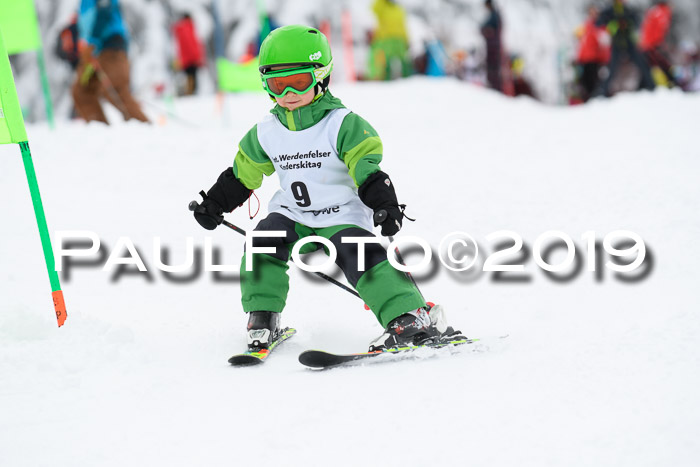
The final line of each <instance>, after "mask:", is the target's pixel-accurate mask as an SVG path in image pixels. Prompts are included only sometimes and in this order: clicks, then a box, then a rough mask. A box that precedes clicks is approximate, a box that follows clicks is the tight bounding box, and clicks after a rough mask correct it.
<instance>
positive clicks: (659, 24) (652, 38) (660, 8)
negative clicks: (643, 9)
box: [639, 0, 678, 85]
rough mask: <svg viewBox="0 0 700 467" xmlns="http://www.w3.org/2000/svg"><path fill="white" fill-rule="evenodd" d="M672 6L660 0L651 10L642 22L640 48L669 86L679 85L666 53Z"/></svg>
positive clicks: (650, 64) (664, 0) (651, 65)
mask: <svg viewBox="0 0 700 467" xmlns="http://www.w3.org/2000/svg"><path fill="white" fill-rule="evenodd" d="M671 14H672V13H671V5H669V4H668V2H667V1H666V0H659V1H658V2H657V3H656V5H654V6H652V7H651V8H649V10H648V11H647V13H646V15H644V21H642V32H641V41H640V43H639V48H640V49H641V50H642V53H643V54H644V56H645V57H646V59H647V62H648V63H649V66H650V67H658V68H659V69H660V70H661V71H662V72H663V74H664V75H665V76H666V79H667V80H668V84H669V85H677V84H678V83H677V82H676V79H675V78H674V76H673V73H672V72H671V61H670V60H669V58H668V54H667V52H666V44H665V40H666V34H667V33H668V30H669V28H670V27H671Z"/></svg>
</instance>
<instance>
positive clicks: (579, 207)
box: [0, 0, 700, 467]
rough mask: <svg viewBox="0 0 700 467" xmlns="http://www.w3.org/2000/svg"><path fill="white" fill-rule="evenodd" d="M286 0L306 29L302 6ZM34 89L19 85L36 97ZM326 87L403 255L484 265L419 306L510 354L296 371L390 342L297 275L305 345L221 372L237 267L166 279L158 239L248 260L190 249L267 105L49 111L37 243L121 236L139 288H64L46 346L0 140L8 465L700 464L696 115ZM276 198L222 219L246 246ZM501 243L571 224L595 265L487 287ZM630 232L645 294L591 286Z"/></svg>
mask: <svg viewBox="0 0 700 467" xmlns="http://www.w3.org/2000/svg"><path fill="white" fill-rule="evenodd" d="M45 3H48V2H45ZM59 3H60V4H61V5H63V2H55V4H56V5H58V4H59ZM124 3H125V8H130V6H133V5H136V4H139V3H140V4H142V5H141V6H142V10H143V11H144V12H145V11H147V9H148V8H151V9H152V10H153V11H151V14H145V15H144V18H148V19H149V20H151V19H157V17H158V13H157V11H158V9H159V8H160V7H159V5H161V3H159V2H136V1H135V0H132V1H129V2H127V1H124ZM172 3H173V4H174V3H175V2H172ZM221 3H224V2H221ZM235 3H236V2H230V5H234V4H235ZM289 3H295V4H296V6H297V9H298V11H297V12H298V13H299V14H300V15H301V14H302V13H303V8H304V7H303V6H302V5H305V4H306V3H305V2H304V3H302V2H289ZM310 3H313V2H310ZM358 3H360V2H358ZM473 3H474V4H475V5H478V3H476V2H473ZM502 3H506V2H505V0H504V1H503V2H502ZM510 3H513V4H514V3H516V2H510ZM545 3H546V2H545ZM571 3H574V2H571ZM37 4H41V2H37ZM192 5H195V2H192ZM251 5H252V2H250V4H249V8H252V6H251ZM285 5H286V3H285ZM291 10H293V9H291V8H290V11H291ZM154 40H156V39H154ZM159 40H160V39H159ZM163 41H164V42H163V47H166V42H165V40H164V39H163ZM149 50H150V49H149ZM139 57H140V56H139ZM146 59H149V60H152V61H153V62H154V63H155V62H156V61H157V60H160V55H159V53H156V52H153V53H150V52H149V53H146V54H144V55H143V57H140V58H139V59H138V60H146ZM141 63H146V62H145V61H144V62H141ZM138 66H141V65H138V63H137V64H136V65H135V67H137V68H138ZM143 66H145V65H143ZM155 69H156V68H154V70H155ZM147 75H148V73H145V72H138V73H136V74H135V78H136V80H137V82H138V81H139V80H143V83H146V82H147V80H146V78H145V76H147ZM153 75H154V76H157V73H156V72H155V71H154V72H153ZM26 76H27V75H26V74H25V75H23V76H22V77H20V78H18V81H21V85H22V86H23V88H22V89H23V91H22V92H23V93H25V95H28V94H31V95H34V93H37V92H39V90H38V88H37V86H38V85H37V84H36V83H38V81H37V82H36V83H34V84H27V83H29V82H30V81H29V80H28V78H26ZM25 79H27V81H25ZM31 86H34V87H33V88H32V87H31ZM140 86H141V87H137V89H136V93H137V95H138V96H139V97H141V98H144V97H149V92H150V91H148V89H147V86H146V84H141V85H140ZM332 90H333V92H334V93H335V94H336V95H337V96H339V97H340V98H341V99H342V100H343V102H344V103H345V104H346V105H347V106H348V107H350V108H351V109H353V110H354V111H355V112H357V113H359V114H360V115H362V116H363V117H365V118H366V119H367V120H368V121H370V122H371V123H372V125H373V126H374V127H375V128H376V129H377V131H378V132H379V134H380V135H381V137H382V139H383V142H384V148H385V160H384V162H383V163H382V168H383V169H384V170H385V171H387V172H388V173H389V174H391V175H392V178H393V179H394V181H395V184H396V186H397V191H398V193H399V197H400V200H401V202H402V203H406V204H407V205H408V206H409V213H410V214H409V215H413V216H415V217H417V221H416V222H415V223H410V222H407V223H406V224H405V227H404V229H403V230H402V232H401V233H400V235H399V237H402V236H407V235H415V236H420V237H422V238H424V239H426V240H427V241H428V242H429V243H430V244H431V245H432V246H433V247H434V248H435V249H437V247H438V245H439V243H440V241H441V239H442V238H443V237H445V236H446V235H447V234H449V233H450V232H453V231H465V232H468V233H470V234H471V235H472V236H473V237H474V238H475V239H476V240H477V241H478V242H479V244H480V246H481V247H482V251H481V254H480V261H478V262H477V266H476V271H477V272H476V273H474V274H471V275H463V274H453V273H450V272H449V271H448V270H447V269H446V268H444V266H438V267H437V268H436V270H435V271H434V272H433V273H432V274H426V273H423V274H419V275H418V277H419V279H420V280H419V285H420V287H421V290H422V291H423V292H424V294H425V295H426V297H427V298H428V299H429V300H432V301H436V302H439V303H441V304H442V305H443V306H444V307H445V308H446V310H447V313H448V317H449V320H450V322H451V323H452V324H453V325H454V326H455V327H457V328H459V329H461V330H463V331H464V332H465V333H466V334H467V335H468V336H473V337H494V336H500V335H504V334H508V335H509V337H508V338H507V339H505V340H502V341H495V342H494V341H491V342H490V343H489V345H488V346H486V347H481V348H479V350H480V351H478V352H473V351H471V349H469V348H464V349H463V351H462V352H460V353H458V354H455V355H452V356H449V355H447V354H444V353H443V354H442V355H438V356H431V355H424V356H423V357H424V358H416V359H410V360H406V361H400V362H391V363H379V364H374V365H366V366H360V367H354V368H342V369H335V370H330V371H322V372H316V371H313V370H307V369H305V368H303V367H302V366H301V365H300V364H299V363H298V362H297V355H298V354H299V353H300V352H301V351H303V350H305V349H309V348H321V349H326V350H330V351H336V352H355V351H361V350H363V349H365V348H366V346H367V344H368V342H369V341H370V340H371V339H373V338H374V337H376V336H377V335H378V334H379V333H381V328H380V326H379V325H378V324H377V323H376V321H375V319H374V317H373V315H372V314H371V313H370V312H368V311H365V310H364V309H363V306H362V303H361V301H360V300H357V299H356V298H354V297H351V296H350V295H349V294H347V293H346V292H343V291H342V290H340V289H338V288H336V287H334V286H333V285H330V284H327V283H325V282H318V281H316V280H314V279H312V278H309V277H308V275H307V274H304V273H302V272H300V271H299V270H298V269H296V268H295V267H294V266H292V268H291V269H290V275H291V282H292V287H291V291H290V296H289V299H288V307H287V309H286V310H285V312H284V315H283V323H284V324H285V325H288V326H294V327H296V328H297V329H298V334H297V336H295V337H294V338H293V339H291V340H290V341H288V342H286V343H285V344H283V346H281V347H280V348H279V349H278V350H277V351H276V352H275V354H274V355H273V356H272V357H271V358H270V360H269V361H268V362H267V363H265V364H264V365H263V366H261V367H256V368H231V367H230V366H229V365H228V363H227V362H226V360H227V359H228V357H229V356H231V355H232V354H234V353H237V352H240V351H241V350H242V349H244V347H245V323H246V316H245V315H244V314H243V313H242V312H241V310H240V303H239V300H240V292H239V287H238V282H237V280H236V277H237V274H235V273H233V274H231V273H227V274H226V276H227V277H230V278H231V279H230V280H228V281H227V282H223V283H220V282H216V281H215V280H214V277H213V275H212V273H204V272H202V273H201V274H199V275H198V276H196V278H195V279H193V280H190V281H187V282H184V283H175V282H172V281H170V280H168V277H166V276H165V275H163V274H162V273H161V272H160V271H158V269H157V268H156V263H155V259H154V255H155V254H156V253H157V250H155V249H154V246H153V242H154V238H155V237H160V238H161V241H162V244H163V246H164V247H165V248H167V249H168V250H169V251H170V252H171V255H170V258H169V259H168V262H169V263H172V264H179V263H182V262H183V261H184V260H185V256H186V248H185V242H186V238H187V237H193V239H194V244H195V246H196V247H198V248H199V249H201V248H203V245H204V243H205V240H206V239H207V238H210V239H211V241H212V242H213V244H214V245H215V246H216V247H218V248H219V249H220V250H221V251H222V258H221V261H222V262H224V263H226V264H230V265H235V264H238V262H239V260H240V255H241V253H242V250H243V238H242V237H241V236H239V235H237V234H236V233H234V232H232V231H230V230H228V229H225V228H223V227H221V228H219V229H217V230H216V231H214V232H207V231H204V230H202V229H201V228H200V227H199V226H198V224H197V223H196V222H195V221H194V219H193V218H192V216H191V213H190V212H188V211H187V204H188V202H189V201H190V200H191V199H195V198H196V197H197V192H198V191H199V190H200V189H208V188H209V187H210V186H211V184H212V183H213V182H214V180H215V179H216V177H217V176H218V174H219V173H220V172H221V170H223V169H224V168H225V167H226V166H227V165H230V164H231V161H232V158H233V156H234V154H235V151H236V146H237V143H238V141H239V139H240V138H241V137H242V136H243V135H244V134H245V132H246V131H247V130H248V129H249V128H250V127H251V126H252V125H253V124H254V123H255V122H256V121H258V120H259V119H260V118H261V117H262V116H264V115H265V114H266V112H267V110H268V109H269V107H270V101H269V99H268V98H267V96H265V95H264V94H250V95H229V96H227V97H226V100H225V102H224V106H223V109H219V107H218V104H217V102H216V99H215V98H214V97H213V96H211V95H207V93H206V92H203V95H201V96H197V97H192V98H180V99H176V100H175V102H174V104H173V107H172V108H171V109H170V112H171V114H170V115H169V114H168V113H165V112H164V111H161V110H158V109H166V108H167V104H166V103H164V102H161V101H155V100H154V102H156V103H157V104H158V105H150V106H148V107H146V108H145V109H146V112H147V113H148V114H149V116H150V117H151V118H152V119H153V120H154V121H155V122H159V123H158V124H154V125H150V126H148V125H143V124H139V123H137V122H129V123H124V122H122V121H121V118H120V117H119V116H118V114H117V113H116V111H115V110H114V109H112V108H109V107H107V111H108V118H109V119H110V121H112V123H113V125H112V126H110V127H105V126H103V125H100V124H89V125H86V124H84V123H82V122H77V121H76V122H71V121H67V120H65V119H63V118H61V117H60V115H59V120H58V122H57V124H56V128H55V129H54V130H51V129H49V128H48V125H47V124H46V123H45V122H39V123H32V124H28V128H27V130H28V135H29V141H30V146H31V149H32V154H33V159H34V163H35V166H36V171H37V174H38V179H39V185H40V188H41V192H42V196H43V202H44V207H45V210H46V214H47V218H48V223H49V228H50V230H51V232H52V233H53V234H54V236H55V233H56V232H57V231H66V230H72V231H75V230H82V231H92V232H95V234H96V235H98V236H99V238H100V239H101V250H102V251H103V252H105V253H106V254H110V253H112V252H113V251H114V250H115V247H116V246H117V243H118V241H119V238H120V237H128V238H129V239H130V240H131V241H133V243H134V244H135V245H136V247H137V248H138V251H139V252H140V253H141V256H142V258H143V260H144V262H145V264H146V266H147V268H148V270H149V274H145V273H136V272H134V273H133V274H126V275H122V276H119V277H117V279H116V280H113V279H112V276H113V274H114V269H110V270H109V271H103V270H102V269H101V266H100V265H99V264H98V265H93V266H90V267H87V266H82V267H75V268H73V269H72V270H71V275H70V280H69V279H68V278H67V277H66V275H65V273H64V274H63V275H62V285H63V290H64V293H65V297H66V304H67V307H68V314H69V316H68V320H67V322H66V324H65V326H63V327H62V328H60V329H58V328H57V327H56V321H55V317H54V316H53V306H52V302H51V298H50V287H49V283H48V278H47V275H46V271H45V265H44V258H43V255H42V252H41V246H40V240H39V235H38V232H37V228H36V222H35V220H34V215H33V210H32V205H31V200H30V197H29V192H28V189H27V186H26V180H25V175H24V169H23V167H22V161H21V156H20V153H19V149H18V148H17V147H16V146H13V145H8V146H0V196H1V197H2V199H5V203H4V210H3V220H2V221H1V222H0V225H1V226H2V228H1V231H2V241H1V242H0V297H1V298H2V302H1V303H2V305H0V465H2V466H12V467H14V466H32V467H33V466H43V465H51V466H95V465H99V466H123V465H138V466H141V465H143V466H146V465H168V466H190V465H207V466H230V465H251V464H271V463H274V464H281V465H305V466H317V465H318V466H322V465H323V466H325V465H341V466H344V465H348V466H356V465H375V464H376V465H392V466H393V465H397V466H419V465H440V464H449V465H455V464H456V465H462V464H472V465H488V466H512V465H521V466H537V467H541V466H561V465H568V466H593V465H596V466H597V465H616V466H658V465H664V466H666V465H668V466H694V465H696V464H697V459H698V456H699V455H700V443H699V442H698V439H697V432H698V430H699V429H700V396H698V391H697V388H698V387H700V372H699V371H698V368H700V344H699V343H698V339H697V336H698V335H699V334H700V317H699V316H698V308H699V306H698V305H700V296H699V293H698V288H697V284H698V279H700V274H699V273H698V264H697V261H698V258H700V247H699V246H698V238H700V209H699V207H700V191H699V189H698V183H697V174H698V173H700V161H699V159H698V157H699V156H700V150H698V142H697V138H696V136H695V132H696V130H695V127H696V126H697V121H698V119H699V117H700V97H699V96H698V95H697V94H683V93H681V92H676V91H667V90H662V89H660V90H657V91H656V92H654V93H646V92H644V93H639V94H622V95H619V96H618V97H616V98H613V99H610V100H603V101H595V102H592V103H590V104H589V105H586V106H584V107H577V108H558V107H551V106H546V105H542V104H538V103H536V102H533V101H531V100H529V99H508V98H505V97H503V96H501V95H497V94H495V93H493V92H490V91H487V90H484V89H480V88H476V87H473V86H470V85H468V84H465V83H461V82H458V81H456V80H454V79H451V78H446V79H427V78H418V77H417V78H411V79H407V80H403V81H399V82H392V83H357V84H354V85H351V84H347V83H343V82H338V83H334V84H333V85H332ZM29 91H31V92H29ZM151 98H152V97H151ZM20 99H22V102H23V103H24V102H25V101H26V99H23V96H22V95H20ZM152 99H155V98H152ZM173 115H177V116H179V119H177V118H174V117H173ZM275 190H276V179H275V177H274V176H273V177H272V178H270V179H268V180H266V182H265V184H264V186H263V187H262V188H261V189H260V190H258V192H257V193H258V196H259V198H260V200H261V201H262V203H263V208H262V210H261V212H260V214H258V217H256V219H255V220H252V221H251V220H250V219H249V218H248V215H247V209H246V207H245V206H244V207H243V208H241V209H240V210H237V211H235V212H234V213H233V214H231V215H229V216H228V219H229V220H230V221H231V222H234V223H235V224H237V225H239V226H241V227H243V228H245V229H251V228H253V227H254V226H255V224H256V223H257V221H258V220H259V219H261V218H263V217H264V216H265V212H266V211H265V203H266V202H267V200H269V198H270V196H271V195H272V193H273V192H274V191H275ZM253 209H254V207H253ZM503 229H507V230H512V231H515V232H517V233H518V234H519V235H521V236H522V238H523V240H524V242H525V244H526V245H527V246H528V247H530V250H531V249H532V246H533V245H534V242H535V240H536V239H537V238H538V236H540V235H541V234H542V233H544V232H546V231H549V230H560V231H563V232H565V233H566V234H568V235H570V236H571V237H572V238H573V240H574V241H575V243H576V244H577V245H578V247H579V251H577V258H579V259H580V260H581V261H582V263H583V267H582V269H581V270H580V271H579V272H578V273H573V274H572V278H571V279H570V280H568V281H565V282H561V283H558V282H554V281H552V280H551V279H550V278H548V277H547V276H546V275H545V274H544V273H543V272H542V270H541V269H540V268H539V267H537V266H536V264H535V262H534V260H533V257H532V253H529V254H528V255H527V256H525V257H517V256H515V257H510V258H509V262H518V260H520V262H522V263H523V264H524V265H525V272H524V275H525V276H526V277H529V281H528V282H524V283H512V282H505V283H504V282H499V281H495V280H494V274H493V273H478V270H479V269H480V268H481V267H482V266H483V260H484V258H485V257H486V256H487V255H489V254H490V253H491V252H493V251H494V245H493V243H492V242H490V241H488V240H487V239H486V237H487V235H488V234H490V233H492V232H496V231H499V230H503ZM619 229H626V230H630V231H633V232H635V233H637V234H638V235H640V236H641V237H642V238H643V239H644V241H645V243H646V245H647V247H648V249H649V253H650V258H649V260H648V261H647V263H646V265H645V267H647V266H649V265H651V266H649V267H650V268H651V270H650V272H649V274H648V275H647V276H646V277H645V278H643V279H642V280H639V281H637V282H631V283H630V282H625V281H623V280H621V279H620V278H619V277H618V276H617V275H616V274H614V273H613V272H612V271H610V270H609V269H608V268H606V267H605V266H603V268H602V270H600V271H598V272H597V273H596V272H588V271H587V270H586V267H585V266H586V262H585V260H586V259H585V242H584V241H583V240H582V239H581V236H582V234H584V232H587V231H595V232H596V237H597V238H598V239H599V240H602V239H603V237H604V236H605V235H606V234H607V233H609V232H611V231H614V230H619ZM57 246H58V245H57V243H56V242H55V243H54V248H57ZM114 253H115V257H127V256H128V255H127V254H126V252H125V251H124V250H121V251H116V252H114ZM559 253H561V251H559ZM562 256H563V255H554V256H553V257H552V260H551V261H552V262H553V263H554V262H557V261H559V260H561V259H562ZM603 258H604V262H605V261H607V260H608V259H609V257H608V256H607V255H604V257H603ZM88 259H92V258H88ZM317 259H319V258H317ZM408 259H409V260H410V261H417V260H418V259H419V258H418V255H415V254H411V255H408ZM649 261H651V262H649ZM129 271H130V272H133V271H134V269H133V268H131V269H129ZM567 272H568V271H567ZM635 274H636V273H632V274H628V275H627V276H626V277H632V276H634V275H635ZM149 278H150V279H149Z"/></svg>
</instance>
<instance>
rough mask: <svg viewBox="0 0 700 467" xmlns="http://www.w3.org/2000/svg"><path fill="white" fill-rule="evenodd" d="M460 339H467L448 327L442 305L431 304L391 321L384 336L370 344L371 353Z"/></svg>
mask: <svg viewBox="0 0 700 467" xmlns="http://www.w3.org/2000/svg"><path fill="white" fill-rule="evenodd" d="M458 339H466V337H465V336H464V335H463V334H462V333H461V332H460V331H455V329H454V328H453V327H452V326H448V325H447V319H446V317H445V312H444V311H443V308H442V307H441V306H440V305H434V304H432V303H429V304H428V306H427V307H423V308H418V309H417V310H413V311H410V312H408V313H406V314H403V315H401V316H399V317H397V318H395V319H393V320H392V321H390V322H389V324H388V325H387V327H386V331H385V332H384V334H382V335H381V336H379V337H378V338H377V339H375V340H374V341H372V342H371V343H370V345H369V352H374V351H377V350H384V349H389V348H392V347H401V346H405V345H423V344H428V343H434V344H438V343H441V342H443V341H444V342H448V341H453V340H458Z"/></svg>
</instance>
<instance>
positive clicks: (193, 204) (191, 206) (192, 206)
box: [188, 200, 362, 299]
mask: <svg viewBox="0 0 700 467" xmlns="http://www.w3.org/2000/svg"><path fill="white" fill-rule="evenodd" d="M188 207H189V210H190V211H193V212H194V210H195V209H197V208H198V207H199V203H198V202H197V201H194V200H192V201H190V204H189V206H188ZM221 223H222V224H224V225H225V226H226V227H228V228H229V229H231V230H234V231H236V232H238V233H239V234H241V235H243V236H244V237H245V236H246V231H245V230H243V229H241V228H240V227H238V226H237V225H234V224H232V223H230V222H228V221H227V220H226V219H224V220H223V221H222V222H221ZM292 262H293V261H292ZM314 274H316V275H317V276H318V277H320V278H321V279H325V280H327V281H328V282H330V283H331V284H335V285H337V286H338V287H340V288H341V289H343V290H345V291H346V292H349V293H351V294H353V295H354V296H356V297H357V298H360V299H362V297H360V294H359V293H357V292H356V291H355V290H352V289H351V288H350V287H348V286H347V285H345V284H343V283H342V282H339V281H337V280H335V279H333V278H332V277H331V276H329V275H327V274H324V273H322V272H314Z"/></svg>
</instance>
